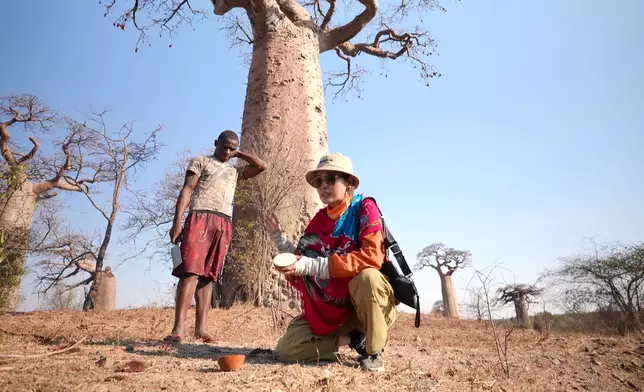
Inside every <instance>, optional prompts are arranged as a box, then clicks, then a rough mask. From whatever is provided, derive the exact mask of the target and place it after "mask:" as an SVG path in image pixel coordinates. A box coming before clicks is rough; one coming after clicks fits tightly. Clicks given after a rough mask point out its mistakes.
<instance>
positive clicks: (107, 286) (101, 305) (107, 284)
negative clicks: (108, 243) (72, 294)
mask: <svg viewBox="0 0 644 392" xmlns="http://www.w3.org/2000/svg"><path fill="white" fill-rule="evenodd" d="M97 275H100V278H99V281H100V285H99V286H98V290H97V292H96V298H95V300H94V310H98V311H108V310H114V309H116V278H115V277H114V274H112V270H111V269H110V267H107V268H105V271H103V272H98V273H97Z"/></svg>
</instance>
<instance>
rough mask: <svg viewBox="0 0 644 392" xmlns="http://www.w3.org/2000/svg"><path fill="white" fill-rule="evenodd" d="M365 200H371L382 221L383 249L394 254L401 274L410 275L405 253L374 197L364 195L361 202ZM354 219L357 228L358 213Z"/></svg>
mask: <svg viewBox="0 0 644 392" xmlns="http://www.w3.org/2000/svg"><path fill="white" fill-rule="evenodd" d="M365 200H371V201H373V202H374V204H375V205H376V207H377V208H378V212H379V213H380V220H381V221H382V228H383V231H384V234H385V249H389V250H391V252H392V253H393V254H394V258H395V259H396V262H397V263H398V266H399V267H400V271H401V272H402V273H403V275H404V276H405V277H406V278H409V277H411V276H412V275H413V274H414V273H413V272H412V271H411V268H409V265H408V264H407V260H406V259H405V255H403V253H402V250H401V249H400V246H399V245H398V241H396V239H395V238H394V235H393V234H391V231H389V229H388V228H387V225H386V224H385V218H384V216H383V215H382V211H381V210H380V207H378V203H376V199H374V198H373V197H365V198H364V200H363V201H362V202H363V203H364V201H365ZM356 220H357V223H358V228H359V227H360V214H359V213H358V215H357V218H356Z"/></svg>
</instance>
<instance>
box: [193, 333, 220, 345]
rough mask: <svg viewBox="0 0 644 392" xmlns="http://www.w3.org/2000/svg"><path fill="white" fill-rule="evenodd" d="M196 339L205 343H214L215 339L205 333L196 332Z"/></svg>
mask: <svg viewBox="0 0 644 392" xmlns="http://www.w3.org/2000/svg"><path fill="white" fill-rule="evenodd" d="M195 339H197V341H201V342H204V343H212V342H214V341H215V339H214V338H213V337H212V336H210V335H208V334H207V333H205V332H195Z"/></svg>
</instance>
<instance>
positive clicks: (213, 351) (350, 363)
mask: <svg viewBox="0 0 644 392" xmlns="http://www.w3.org/2000/svg"><path fill="white" fill-rule="evenodd" d="M95 344H101V343H98V342H97V343H95ZM121 345H124V346H125V347H126V350H125V351H126V352H128V353H130V354H136V355H142V356H156V357H163V356H167V357H175V358H189V359H211V360H217V358H219V357H222V356H225V355H237V354H242V355H245V356H246V359H245V361H244V363H245V364H256V365H294V364H293V363H285V362H281V361H280V360H279V357H278V355H277V352H276V351H275V350H272V349H268V348H261V347H258V348H251V347H231V346H223V345H221V346H220V345H209V344H192V343H181V344H176V345H172V346H169V345H165V344H162V343H159V342H134V341H131V342H125V341H123V342H121ZM128 348H129V349H128ZM329 364H341V365H343V366H347V367H357V366H358V363H357V362H356V361H355V360H353V358H349V357H348V356H346V355H342V354H339V355H338V360H337V361H319V362H306V363H299V364H298V365H300V366H313V367H317V366H325V365H329ZM198 371H200V372H213V371H218V370H213V369H212V368H202V369H199V370H198Z"/></svg>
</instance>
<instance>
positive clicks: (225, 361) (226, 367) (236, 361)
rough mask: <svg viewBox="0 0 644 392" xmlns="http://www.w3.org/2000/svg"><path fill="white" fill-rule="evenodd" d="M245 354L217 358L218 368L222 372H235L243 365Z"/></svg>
mask: <svg viewBox="0 0 644 392" xmlns="http://www.w3.org/2000/svg"><path fill="white" fill-rule="evenodd" d="M245 359H246V356H245V355H226V356H225V357H219V358H217V364H218V365H219V368H220V369H221V370H222V371H224V372H236V371H238V370H239V369H241V367H242V365H244V360H245Z"/></svg>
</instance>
